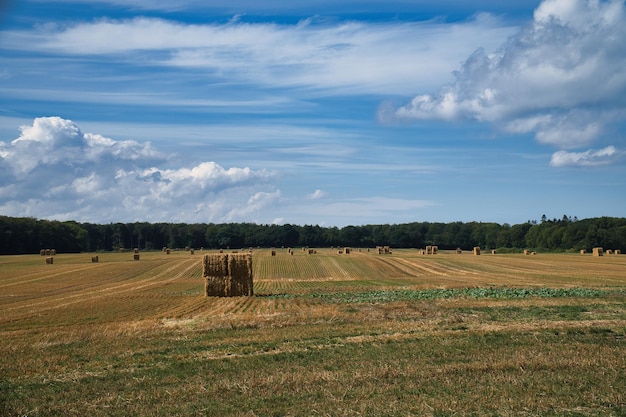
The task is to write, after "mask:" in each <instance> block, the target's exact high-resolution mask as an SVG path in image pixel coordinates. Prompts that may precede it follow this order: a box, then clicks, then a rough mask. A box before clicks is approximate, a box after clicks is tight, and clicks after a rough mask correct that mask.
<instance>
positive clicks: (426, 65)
mask: <svg viewBox="0 0 626 417" xmlns="http://www.w3.org/2000/svg"><path fill="white" fill-rule="evenodd" d="M512 31H513V28H511V27H508V26H506V25H504V24H503V23H502V22H501V21H500V20H498V19H497V18H495V17H493V16H490V15H486V14H481V15H478V16H477V17H476V18H475V19H472V20H469V21H464V22H459V23H444V22H439V21H426V22H410V23H407V22H404V23H403V22H393V23H372V22H357V21H347V22H346V21H342V22H338V23H328V22H325V21H316V19H315V18H311V19H305V20H302V21H300V22H299V23H297V24H277V23H245V22H239V21H234V22H228V23H221V24H186V23H181V22H177V21H172V20H165V19H160V18H148V17H136V18H132V19H124V20H114V19H102V20H98V21H94V22H79V23H76V24H70V25H67V26H59V25H43V26H40V27H38V28H35V29H33V30H13V31H5V32H4V33H3V35H2V38H0V44H1V46H2V47H3V48H5V49H12V50H26V51H35V52H45V53H53V54H56V55H58V56H64V55H65V56H81V55H82V56H91V57H97V56H101V57H110V56H115V57H117V58H118V59H119V58H120V57H123V59H124V61H125V62H127V63H129V64H131V65H133V64H134V65H137V66H145V65H157V66H161V67H171V68H178V69H187V70H194V71H200V72H201V73H202V74H203V76H204V77H209V78H211V79H216V80H220V79H221V80H224V81H227V82H229V83H231V82H238V83H242V82H243V83H250V84H251V85H257V86H259V85H260V86H265V87H271V88H276V87H291V88H300V89H313V90H324V93H325V94H330V95H336V94H341V93H346V92H352V93H354V94H357V93H358V94H368V93H376V94H405V93H406V87H407V85H414V86H425V85H429V83H431V82H433V81H438V82H441V81H443V80H444V79H445V77H446V75H447V74H448V73H449V71H450V68H454V66H455V65H456V63H457V62H459V60H461V59H462V58H463V57H464V56H465V55H466V53H467V51H468V50H471V49H473V48H474V46H475V45H476V44H482V45H487V46H488V47H489V46H491V47H495V46H496V45H497V44H498V43H499V42H500V40H501V39H503V38H505V37H506V36H508V35H509V34H511V33H512Z"/></svg>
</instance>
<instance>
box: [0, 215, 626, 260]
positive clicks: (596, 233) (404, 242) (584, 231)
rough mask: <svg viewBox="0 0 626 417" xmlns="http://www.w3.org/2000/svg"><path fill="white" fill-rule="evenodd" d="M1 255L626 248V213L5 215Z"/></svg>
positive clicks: (1, 219)
mask: <svg viewBox="0 0 626 417" xmlns="http://www.w3.org/2000/svg"><path fill="white" fill-rule="evenodd" d="M0 237H1V239H0V254H4V255H8V254H28V253H39V251H40V250H41V249H47V248H51V249H56V250H57V252H65V253H69V252H96V251H116V250H119V249H120V248H127V249H130V248H139V249H140V250H160V249H162V248H163V247H168V248H184V247H190V248H201V247H204V248H207V249H210V248H213V249H218V248H222V249H228V248H231V249H235V248H237V249H238V248H248V247H283V246H284V247H300V246H309V247H330V246H350V247H355V248H358V247H362V248H365V247H375V246H383V245H388V246H391V247H394V248H423V247H425V246H426V245H437V246H439V248H440V249H456V248H461V249H471V248H472V247H474V246H479V247H481V248H483V249H485V250H489V249H498V250H502V251H516V250H521V249H533V250H536V251H550V252H560V251H578V250H580V249H586V250H591V248H593V247H596V246H600V247H603V248H605V249H619V250H621V251H625V250H626V218H621V217H617V218H616V217H598V218H589V219H582V220H578V219H577V218H575V217H574V219H572V218H571V217H568V216H563V218H562V219H552V220H549V219H547V218H546V217H545V216H542V218H541V221H540V222H537V221H528V222H526V223H522V224H516V225H509V224H507V223H505V224H498V223H488V222H487V223H485V222H467V223H463V222H452V223H431V222H413V223H404V224H384V225H364V226H346V227H342V228H338V227H322V226H316V225H304V226H300V225H292V224H284V225H259V224H255V223H224V224H213V223H210V224H185V223H145V222H135V223H110V224H92V223H79V222H75V221H63V222H61V221H53V220H39V219H34V218H30V217H27V218H24V217H6V216H0Z"/></svg>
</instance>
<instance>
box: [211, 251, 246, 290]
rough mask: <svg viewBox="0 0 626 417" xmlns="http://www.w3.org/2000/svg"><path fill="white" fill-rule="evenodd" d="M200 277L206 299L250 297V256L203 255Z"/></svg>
mask: <svg viewBox="0 0 626 417" xmlns="http://www.w3.org/2000/svg"><path fill="white" fill-rule="evenodd" d="M202 276H203V277H204V279H205V285H204V295H205V296H206V297H236V296H252V295H253V283H252V255H250V254H237V255H233V254H220V255H204V257H203V258H202Z"/></svg>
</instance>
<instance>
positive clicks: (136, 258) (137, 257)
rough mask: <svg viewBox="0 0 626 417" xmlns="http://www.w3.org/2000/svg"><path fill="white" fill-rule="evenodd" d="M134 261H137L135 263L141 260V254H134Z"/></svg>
mask: <svg viewBox="0 0 626 417" xmlns="http://www.w3.org/2000/svg"><path fill="white" fill-rule="evenodd" d="M133 260H135V261H138V260H139V254H138V253H134V254H133Z"/></svg>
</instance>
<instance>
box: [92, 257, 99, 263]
mask: <svg viewBox="0 0 626 417" xmlns="http://www.w3.org/2000/svg"><path fill="white" fill-rule="evenodd" d="M91 262H92V263H98V255H96V256H92V257H91Z"/></svg>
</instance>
